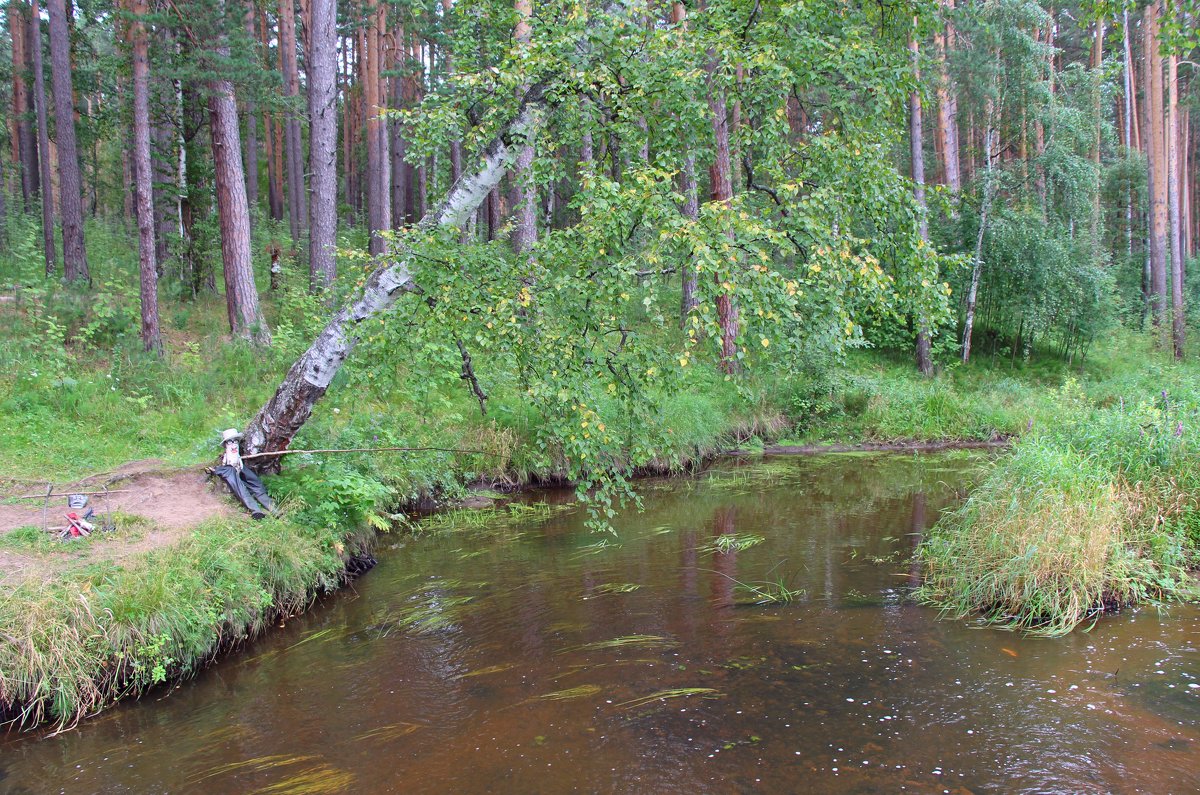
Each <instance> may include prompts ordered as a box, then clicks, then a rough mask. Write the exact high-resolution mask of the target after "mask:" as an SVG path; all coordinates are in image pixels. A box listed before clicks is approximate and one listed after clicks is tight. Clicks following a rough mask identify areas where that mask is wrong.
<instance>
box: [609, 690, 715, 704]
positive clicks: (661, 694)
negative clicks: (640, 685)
mask: <svg viewBox="0 0 1200 795" xmlns="http://www.w3.org/2000/svg"><path fill="white" fill-rule="evenodd" d="M722 695H724V694H723V693H721V692H720V691H718V690H717V689H716V688H713V687H676V688H672V689H670V690H659V691H658V692H657V693H651V694H650V695H648V696H639V697H638V698H631V699H629V700H628V701H622V702H621V703H620V704H617V705H616V706H617V707H619V708H621V709H636V708H637V707H644V706H646V705H647V704H651V703H653V702H655V701H668V700H670V699H676V698H687V697H689V696H700V697H701V698H721V696H722Z"/></svg>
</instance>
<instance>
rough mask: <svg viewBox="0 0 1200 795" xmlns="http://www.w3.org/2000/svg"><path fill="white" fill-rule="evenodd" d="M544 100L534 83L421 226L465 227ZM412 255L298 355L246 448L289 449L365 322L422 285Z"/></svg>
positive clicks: (398, 256) (388, 261)
mask: <svg viewBox="0 0 1200 795" xmlns="http://www.w3.org/2000/svg"><path fill="white" fill-rule="evenodd" d="M541 103H542V91H541V88H540V87H538V86H535V87H533V88H531V89H530V90H529V92H528V93H527V94H526V95H525V100H524V102H523V103H522V107H521V110H520V113H518V115H517V116H516V118H514V119H513V120H512V121H511V122H509V123H508V125H507V126H506V127H505V128H504V129H503V130H501V132H500V134H499V135H498V136H497V137H496V138H495V140H493V141H492V142H491V144H489V145H488V147H487V149H486V150H485V151H484V153H483V157H482V161H483V162H482V164H481V166H480V168H479V169H478V170H477V171H475V172H474V173H471V174H464V175H463V176H462V177H460V178H459V180H458V181H457V182H455V183H454V185H453V186H452V187H451V188H450V192H449V193H448V194H447V196H446V198H445V199H444V200H443V201H442V203H441V204H440V205H439V206H437V207H435V208H434V209H433V210H432V211H431V212H430V213H428V214H427V215H426V216H425V217H424V218H422V219H421V222H420V224H419V227H420V228H421V229H423V230H433V229H435V228H438V227H447V228H458V227H461V226H462V225H463V224H464V223H465V222H466V220H467V219H468V218H469V217H470V216H471V214H472V213H474V212H475V210H476V209H477V208H478V207H479V206H480V205H481V204H482V203H483V201H484V199H485V198H486V197H487V195H488V193H489V192H490V191H491V190H492V189H493V188H495V187H496V186H497V185H498V184H499V183H500V180H501V178H502V177H503V176H504V173H505V171H507V169H508V167H509V165H510V164H511V163H512V160H513V158H514V156H515V152H514V143H515V145H516V146H517V147H518V151H519V148H520V147H522V146H524V142H525V140H527V138H528V137H529V135H531V134H532V133H533V132H534V128H535V126H536V124H537V121H536V118H537V117H536V113H535V111H536V110H537V106H538V105H540V104H541ZM411 254H412V250H411V249H410V248H409V247H407V246H398V247H397V248H396V249H395V250H393V251H391V252H390V253H389V254H388V256H387V257H386V258H385V259H383V260H382V262H381V263H380V264H379V266H378V267H377V268H376V269H375V270H374V271H373V272H372V273H371V275H370V276H369V277H368V278H367V281H366V284H365V285H364V286H363V287H362V288H361V290H360V292H359V293H358V296H357V297H356V298H355V299H354V300H353V302H352V303H350V304H349V305H347V306H345V307H343V308H342V309H340V310H339V311H338V312H337V313H335V314H334V316H333V317H332V318H331V319H330V321H329V323H328V324H327V325H326V326H325V328H324V330H322V331H321V333H320V334H319V335H317V338H316V339H315V340H313V343H312V345H310V346H309V348H308V350H306V351H305V352H304V353H303V354H302V355H301V356H300V358H299V359H297V360H296V363H295V364H293V365H292V367H291V369H290V370H288V373H287V376H285V377H284V379H283V382H282V383H281V384H280V385H279V388H278V389H276V390H275V394H274V395H273V396H272V397H271V399H270V400H268V401H267V403H266V405H264V406H263V407H262V408H261V409H259V412H258V414H257V415H255V417H254V419H253V420H252V421H251V422H250V425H249V426H248V427H247V428H246V440H245V450H246V453H247V454H251V453H273V452H279V451H282V450H286V449H287V447H288V445H289V444H290V443H291V441H292V438H293V437H294V436H295V435H296V432H297V431H299V430H300V428H301V426H303V425H304V423H305V422H306V421H307V420H308V418H309V416H310V415H311V414H312V410H313V406H314V405H315V404H316V402H317V401H318V400H320V399H321V397H322V396H323V395H324V394H325V391H326V390H327V389H328V388H329V384H330V382H331V381H332V380H333V377H334V376H335V375H337V372H338V370H340V369H341V367H342V364H343V363H344V362H345V361H346V359H347V358H348V357H349V356H350V353H351V352H352V351H353V350H354V347H355V345H357V344H358V340H359V332H358V329H359V327H360V326H361V325H362V324H363V323H365V322H366V321H368V320H370V319H372V318H374V317H376V316H378V315H379V314H381V313H382V312H385V311H387V310H388V309H389V308H390V307H391V306H392V305H393V304H395V303H396V300H397V299H398V298H399V297H400V296H401V295H402V294H404V293H406V292H412V291H415V290H416V289H417V286H416V284H415V283H414V282H413V279H412V273H411V271H410V268H409V265H410V262H411ZM266 461H267V466H268V467H270V466H273V465H274V464H275V460H273V459H270V458H267V459H266Z"/></svg>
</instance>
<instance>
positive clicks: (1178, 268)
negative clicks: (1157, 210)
mask: <svg viewBox="0 0 1200 795" xmlns="http://www.w3.org/2000/svg"><path fill="white" fill-rule="evenodd" d="M1166 149H1167V215H1168V223H1169V230H1170V235H1169V237H1170V246H1171V337H1172V341H1173V342H1174V350H1175V358H1176V359H1182V358H1183V343H1184V337H1185V334H1186V332H1185V329H1184V323H1185V321H1186V318H1185V317H1184V314H1183V259H1184V258H1183V223H1182V222H1183V217H1182V202H1181V200H1180V188H1179V186H1180V179H1179V59H1178V56H1176V55H1175V53H1173V52H1172V53H1171V54H1170V55H1169V56H1167V138H1166Z"/></svg>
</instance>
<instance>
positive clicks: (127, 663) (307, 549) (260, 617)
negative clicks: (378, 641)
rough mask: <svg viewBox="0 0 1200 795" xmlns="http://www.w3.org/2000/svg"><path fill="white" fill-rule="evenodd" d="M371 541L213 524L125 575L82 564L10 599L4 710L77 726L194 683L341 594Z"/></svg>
mask: <svg viewBox="0 0 1200 795" xmlns="http://www.w3.org/2000/svg"><path fill="white" fill-rule="evenodd" d="M368 539H369V536H367V535H366V534H364V533H363V532H362V531H354V530H349V531H347V530H344V529H338V528H333V527H326V528H322V527H313V526H302V525H299V524H296V523H294V522H290V521H287V520H267V521H262V522H253V523H252V522H250V521H249V520H238V521H229V520H219V521H209V522H207V523H205V524H203V525H201V526H199V527H198V528H196V530H195V531H194V532H193V533H192V534H191V535H189V536H188V537H187V538H186V539H185V540H183V541H181V542H180V543H179V544H177V545H175V546H172V547H165V548H161V549H158V550H154V551H152V552H149V553H146V554H143V555H140V556H137V557H135V558H133V559H131V560H129V561H126V562H125V563H124V564H122V565H118V564H115V563H91V564H88V563H81V564H77V565H75V566H73V567H71V568H68V569H67V570H66V571H64V572H60V573H59V574H58V575H57V576H56V577H55V579H54V580H53V581H52V582H49V583H46V582H42V581H28V582H25V583H21V584H19V585H17V586H16V587H14V588H11V589H9V588H5V589H0V636H3V637H4V638H5V640H6V642H5V643H3V644H0V704H2V705H4V707H5V708H6V714H5V717H7V718H8V719H10V720H13V721H15V722H17V723H19V724H22V725H36V724H38V723H40V722H43V721H45V720H53V721H56V722H58V723H59V724H60V725H65V724H69V723H70V722H72V721H74V720H77V719H78V718H80V717H82V716H84V715H88V714H91V713H93V712H95V711H97V710H99V709H101V708H103V707H105V706H107V705H108V704H110V703H112V702H113V701H115V700H116V699H118V698H120V697H122V696H123V695H126V694H129V693H135V692H140V691H141V690H143V689H145V688H147V687H149V686H152V685H154V684H157V683H159V682H164V681H167V680H169V679H174V678H177V677H180V676H186V675H188V674H190V673H192V672H194V671H195V670H196V669H197V668H199V667H201V666H203V665H204V664H205V663H206V662H207V661H209V660H210V659H211V658H212V657H213V655H215V654H216V653H217V652H218V651H219V650H221V649H222V648H224V647H226V646H228V645H231V644H234V643H238V642H240V641H243V640H245V639H246V638H249V637H252V636H254V635H256V634H258V633H259V632H261V631H262V630H263V629H264V628H265V627H266V626H267V625H268V623H269V622H270V620H271V619H272V618H273V617H275V616H277V615H279V614H281V613H285V614H290V613H293V612H297V611H299V610H300V609H302V608H303V607H304V606H305V605H306V604H307V603H308V601H309V600H310V599H311V598H312V597H313V595H314V594H315V593H316V592H317V591H319V590H322V589H332V588H335V587H337V586H338V585H340V584H341V582H342V578H343V576H344V570H345V564H346V560H347V558H348V556H350V555H352V554H355V553H357V552H360V551H362V550H363V549H365V548H366V545H367V544H368V543H369V540H368Z"/></svg>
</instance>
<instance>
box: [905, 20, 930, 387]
mask: <svg viewBox="0 0 1200 795" xmlns="http://www.w3.org/2000/svg"><path fill="white" fill-rule="evenodd" d="M916 24H917V21H916V20H915V19H914V20H913V25H914V26H915V25H916ZM908 49H909V51H910V52H911V53H912V60H913V72H914V76H915V77H916V79H917V81H918V82H919V81H920V79H921V76H920V71H919V68H918V64H919V62H920V57H921V56H920V49H919V45H918V43H917V39H916V38H915V35H910V36H909V39H908ZM922 122H923V120H922V118H921V92H920V91H918V90H914V91H913V92H912V93H911V94H909V96H908V138H909V151H910V153H911V156H912V181H913V198H914V199H915V200H916V202H917V212H918V213H920V220H919V222H918V223H919V224H920V234H921V240H922V242H924V243H925V245H926V246H928V245H929V220H928V218H927V216H926V207H925V146H924V141H925V134H924V129H923V123H922ZM917 371H918V372H920V373H921V375H923V376H926V377H928V376H931V375H933V360H932V359H931V358H930V355H929V321H928V320H927V319H926V318H925V316H924V314H923V313H918V315H917Z"/></svg>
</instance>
